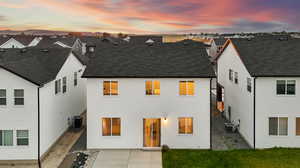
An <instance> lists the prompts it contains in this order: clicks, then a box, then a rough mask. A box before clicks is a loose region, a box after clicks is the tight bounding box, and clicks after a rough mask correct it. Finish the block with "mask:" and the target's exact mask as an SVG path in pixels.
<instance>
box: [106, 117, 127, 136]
mask: <svg viewBox="0 0 300 168" xmlns="http://www.w3.org/2000/svg"><path fill="white" fill-rule="evenodd" d="M104 118H105V119H110V135H103V126H102V125H103V119H104ZM113 119H119V120H120V135H113V129H112V128H113ZM101 122H102V123H101V124H102V125H101V127H102V128H101V129H102V136H103V137H120V136H121V135H122V120H121V117H102V118H101Z"/></svg>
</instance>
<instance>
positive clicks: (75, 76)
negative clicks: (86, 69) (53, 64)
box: [74, 72, 78, 86]
mask: <svg viewBox="0 0 300 168" xmlns="http://www.w3.org/2000/svg"><path fill="white" fill-rule="evenodd" d="M77 83H78V74H77V72H74V86H77Z"/></svg>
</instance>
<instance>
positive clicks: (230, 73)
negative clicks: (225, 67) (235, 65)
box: [228, 69, 233, 81]
mask: <svg viewBox="0 0 300 168" xmlns="http://www.w3.org/2000/svg"><path fill="white" fill-rule="evenodd" d="M228 73H229V74H228V75H229V81H233V70H232V69H229V72H228Z"/></svg>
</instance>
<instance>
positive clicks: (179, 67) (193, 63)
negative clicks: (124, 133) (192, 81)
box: [83, 40, 215, 78]
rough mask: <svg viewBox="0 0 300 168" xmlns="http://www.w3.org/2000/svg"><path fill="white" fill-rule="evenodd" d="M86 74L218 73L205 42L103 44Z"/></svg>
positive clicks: (174, 75)
mask: <svg viewBox="0 0 300 168" xmlns="http://www.w3.org/2000/svg"><path fill="white" fill-rule="evenodd" d="M83 77H86V78H98V77H99V78H105V77H107V78H110V77H120V78H143V77H144V78H155V77H157V78H184V77H189V78H194V77H195V78H210V77H215V73H214V71H213V68H212V66H211V63H210V61H209V60H208V55H207V52H206V50H205V47H204V45H203V43H199V42H194V41H189V40H186V41H182V42H178V43H162V44H144V45H131V44H128V45H103V46H101V47H97V48H96V51H95V55H94V56H93V57H92V58H91V59H90V61H89V63H88V65H87V68H86V70H85V72H84V74H83Z"/></svg>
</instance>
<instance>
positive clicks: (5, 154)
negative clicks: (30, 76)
mask: <svg viewBox="0 0 300 168" xmlns="http://www.w3.org/2000/svg"><path fill="white" fill-rule="evenodd" d="M0 81H1V82H0V89H6V94H7V105H6V106H0V114H1V117H0V130H13V134H14V141H13V146H0V151H1V152H0V160H36V159H37V151H38V150H37V145H36V144H37V139H38V138H37V123H38V122H37V120H38V116H37V114H38V105H37V100H38V98H37V88H38V87H37V86H36V85H34V84H33V83H30V82H28V81H27V80H24V79H22V78H20V77H19V76H17V75H15V74H13V73H10V72H8V71H6V70H4V69H2V68H0ZM14 89H24V105H23V106H16V105H14ZM17 130H29V145H28V146H17V143H16V131H17Z"/></svg>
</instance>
